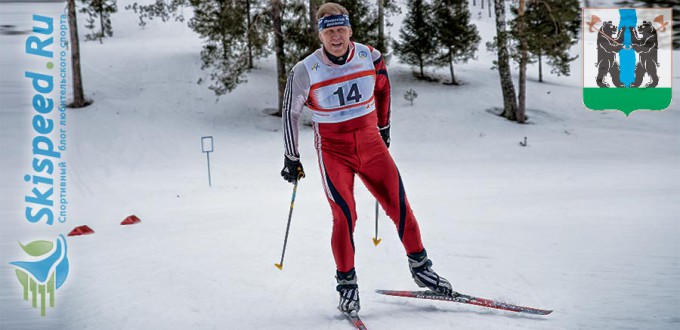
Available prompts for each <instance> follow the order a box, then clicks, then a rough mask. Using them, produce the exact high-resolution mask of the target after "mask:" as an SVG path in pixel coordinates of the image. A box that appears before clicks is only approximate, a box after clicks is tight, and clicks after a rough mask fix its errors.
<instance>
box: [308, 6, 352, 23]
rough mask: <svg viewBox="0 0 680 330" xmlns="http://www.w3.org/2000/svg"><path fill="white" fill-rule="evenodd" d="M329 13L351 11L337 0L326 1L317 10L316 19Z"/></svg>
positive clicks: (346, 12)
mask: <svg viewBox="0 0 680 330" xmlns="http://www.w3.org/2000/svg"><path fill="white" fill-rule="evenodd" d="M329 15H348V16H349V12H348V11H347V8H345V7H343V6H342V5H340V4H337V3H335V2H326V3H324V4H323V5H321V6H320V7H319V10H317V11H316V19H317V20H319V19H321V18H322V17H325V16H329Z"/></svg>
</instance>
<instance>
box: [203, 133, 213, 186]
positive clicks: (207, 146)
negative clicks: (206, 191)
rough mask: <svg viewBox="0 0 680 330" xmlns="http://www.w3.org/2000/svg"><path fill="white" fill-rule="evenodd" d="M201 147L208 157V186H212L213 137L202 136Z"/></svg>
mask: <svg viewBox="0 0 680 330" xmlns="http://www.w3.org/2000/svg"><path fill="white" fill-rule="evenodd" d="M201 148H202V150H203V152H204V153H205V155H206V157H207V158H208V186H210V187H212V180H211V178H210V153H211V152H213V137H212V136H204V137H202V138H201Z"/></svg>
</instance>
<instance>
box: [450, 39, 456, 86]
mask: <svg viewBox="0 0 680 330" xmlns="http://www.w3.org/2000/svg"><path fill="white" fill-rule="evenodd" d="M452 52H453V50H452V49H450V48H449V71H451V85H458V82H457V81H456V74H455V73H454V72H453V58H452V56H451V53H452Z"/></svg>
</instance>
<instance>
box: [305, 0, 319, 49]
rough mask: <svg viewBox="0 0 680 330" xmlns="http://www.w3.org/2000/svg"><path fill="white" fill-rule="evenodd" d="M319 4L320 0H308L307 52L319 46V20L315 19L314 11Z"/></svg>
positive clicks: (317, 8)
mask: <svg viewBox="0 0 680 330" xmlns="http://www.w3.org/2000/svg"><path fill="white" fill-rule="evenodd" d="M320 5H321V0H309V22H310V24H309V49H308V53H309V54H311V53H313V52H314V51H315V50H316V49H317V48H319V22H318V21H317V20H316V12H317V11H318V10H319V6H320Z"/></svg>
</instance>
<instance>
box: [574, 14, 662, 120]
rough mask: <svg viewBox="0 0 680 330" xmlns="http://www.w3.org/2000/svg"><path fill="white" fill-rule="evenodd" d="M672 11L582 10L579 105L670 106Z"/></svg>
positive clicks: (604, 107) (629, 110)
mask: <svg viewBox="0 0 680 330" xmlns="http://www.w3.org/2000/svg"><path fill="white" fill-rule="evenodd" d="M671 15H672V13H671V9H666V8H650V9H641V8H638V9H599V8H585V9H584V10H583V27H582V29H581V30H582V31H583V103H584V104H585V105H586V107H588V108H589V109H591V110H610V109H616V110H620V111H623V113H625V114H626V116H628V115H630V114H631V113H632V112H633V111H635V110H640V109H644V110H664V109H666V108H668V107H669V106H670V104H671V81H672V71H671V60H672V32H671V29H669V28H668V24H669V22H668V21H669V20H670V19H671V17H672V16H671Z"/></svg>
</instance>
